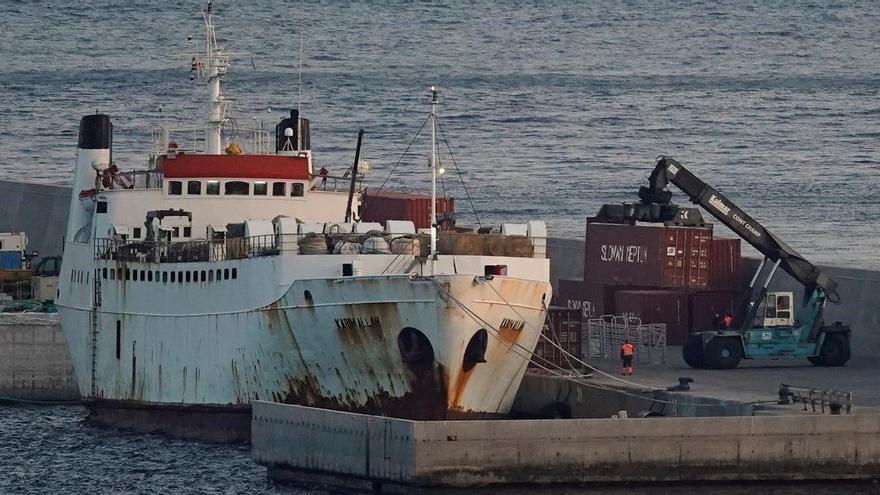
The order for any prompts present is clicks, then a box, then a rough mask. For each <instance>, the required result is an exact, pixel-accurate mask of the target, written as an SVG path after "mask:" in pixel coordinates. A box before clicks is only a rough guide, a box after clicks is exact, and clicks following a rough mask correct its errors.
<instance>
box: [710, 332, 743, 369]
mask: <svg viewBox="0 0 880 495" xmlns="http://www.w3.org/2000/svg"><path fill="white" fill-rule="evenodd" d="M704 355H705V356H704V360H705V362H706V364H707V365H708V366H707V367H709V368H712V369H717V370H729V369H733V368H736V367H737V366H739V362H740V361H741V360H742V345H741V344H740V343H739V342H738V341H737V339H735V338H729V337H716V338H714V339H712V340H710V341H709V343H708V344H706V351H705V353H704Z"/></svg>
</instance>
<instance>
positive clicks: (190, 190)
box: [166, 180, 306, 198]
mask: <svg viewBox="0 0 880 495" xmlns="http://www.w3.org/2000/svg"><path fill="white" fill-rule="evenodd" d="M166 183H167V184H168V186H167V192H168V195H169V196H262V197H267V198H268V197H270V196H272V197H279V198H280V197H286V196H288V191H290V193H289V197H294V198H302V197H304V196H305V191H306V183H305V182H290V183H288V182H277V181H275V182H271V183H270V182H269V181H264V180H255V181H252V182H250V181H243V180H229V181H223V182H221V181H219V180H207V181H199V180H188V181H182V180H169V181H166ZM270 184H271V190H272V194H271V195H270V194H269V189H270ZM184 186H186V187H184ZM203 191H204V194H203Z"/></svg>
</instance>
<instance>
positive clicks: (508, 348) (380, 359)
mask: <svg viewBox="0 0 880 495" xmlns="http://www.w3.org/2000/svg"><path fill="white" fill-rule="evenodd" d="M75 250H76V248H75V247H73V248H71V249H69V251H70V252H76V251H75ZM81 254H82V255H85V254H86V250H84V249H83V250H81ZM310 258H311V259H310ZM339 258H343V257H340V256H320V257H308V256H301V255H290V256H288V255H281V256H272V257H264V258H257V259H249V260H237V261H231V262H227V263H222V264H220V265H217V264H216V263H210V262H209V263H184V264H174V265H171V266H170V267H171V268H174V269H175V270H178V269H179V271H181V272H182V273H187V272H190V273H193V276H192V278H193V279H195V278H196V277H197V275H196V274H199V273H202V270H201V269H202V268H208V269H216V268H215V267H217V266H223V268H222V269H221V270H227V269H229V268H227V267H230V266H231V267H236V266H237V267H238V268H237V270H236V271H237V273H238V275H237V277H236V279H235V280H226V279H224V280H222V281H216V280H214V281H209V282H200V281H198V282H193V281H188V282H178V283H173V284H172V283H165V282H161V281H159V280H160V279H161V278H162V274H163V272H164V271H165V270H167V269H168V268H169V266H168V265H163V264H146V263H119V262H108V261H103V260H102V261H96V262H94V263H95V264H93V266H95V269H94V270H90V272H91V273H93V274H96V275H97V277H98V280H97V284H98V286H99V287H98V289H97V290H96V291H93V290H90V288H93V287H94V284H95V282H96V281H95V280H94V279H91V280H90V282H89V283H86V282H85V278H84V277H82V276H81V275H77V274H76V273H73V274H70V273H68V274H67V277H69V278H71V279H72V280H83V282H81V283H74V284H71V285H69V286H68V289H67V290H69V291H71V293H70V294H67V297H62V300H65V299H66V300H69V301H70V302H69V303H64V302H62V304H60V305H59V312H60V313H61V318H62V324H63V329H64V331H65V334H66V336H67V339H68V342H69V344H70V348H71V355H72V357H73V359H74V368H75V370H76V373H77V379H78V383H79V387H80V390H81V391H82V393H83V395H84V396H85V397H86V398H88V399H91V400H96V401H112V402H115V403H118V405H120V406H127V407H137V408H142V407H143V406H156V407H160V408H162V407H169V406H184V405H186V406H192V405H197V406H218V407H229V406H247V405H248V404H249V403H250V401H252V400H257V399H260V400H267V399H268V400H274V401H278V402H289V403H296V404H305V405H314V406H320V407H328V408H334V409H342V410H347V411H360V412H367V413H375V414H386V415H393V416H399V417H406V418H413V419H447V418H456V417H474V416H491V415H504V414H506V413H507V412H508V411H509V409H510V406H511V404H512V402H513V399H514V396H515V394H516V391H517V389H518V387H519V383H520V381H521V379H522V376H523V373H524V372H525V368H526V365H527V363H528V359H529V354H530V352H531V351H532V350H533V349H534V346H535V344H536V342H537V339H538V338H539V334H540V329H541V327H542V325H543V322H544V318H545V316H546V312H545V309H546V308H545V306H544V303H545V302H546V301H549V300H550V297H551V294H550V290H551V288H550V286H549V284H548V283H547V282H544V281H540V277H536V280H528V279H522V278H514V277H494V278H490V279H486V278H484V277H481V276H477V275H475V274H473V273H462V274H445V275H444V274H438V275H436V276H433V277H419V276H413V275H407V274H394V275H367V276H353V277H342V276H339V277H331V278H303V279H294V280H293V281H292V282H286V283H285V282H283V281H282V279H283V278H284V277H285V276H286V274H287V273H289V272H308V270H309V267H310V268H311V269H312V270H316V271H320V272H324V273H326V272H327V268H326V267H322V266H320V264H321V263H333V265H336V266H338V265H340V264H341V263H342V261H345V260H344V259H339ZM363 258H364V260H363V263H367V262H369V263H372V264H375V265H376V266H380V265H384V266H391V265H394V266H401V267H410V266H412V265H413V264H415V265H416V266H420V267H421V265H420V264H419V261H418V260H417V259H416V258H414V257H412V256H409V257H406V256H381V255H372V256H367V257H363ZM455 258H458V259H457V260H455ZM469 258H476V260H469ZM74 259H75V257H74ZM389 259H390V261H391V263H389ZM499 260H501V261H504V262H507V263H511V264H529V265H534V266H535V268H536V269H537V272H538V273H540V272H543V271H544V270H545V269H546V268H547V260H539V259H512V258H511V259H506V258H484V257H473V256H466V257H452V256H450V257H445V259H444V257H441V258H440V260H439V261H438V262H437V263H438V266H440V267H443V266H448V265H449V263H450V262H453V261H457V263H458V264H460V265H462V266H467V263H466V262H467V261H476V262H477V265H479V266H483V264H485V263H494V262H498V261H499ZM82 261H83V263H84V264H86V265H88V264H90V263H88V262H87V261H86V260H82ZM352 261H354V260H352ZM422 263H424V261H422ZM68 266H70V265H68ZM81 266H82V265H81ZM123 266H124V267H125V268H122V270H126V269H128V270H131V271H132V272H134V271H137V272H138V275H137V276H138V278H140V279H143V278H144V274H145V273H150V272H151V271H152V272H153V273H155V276H154V277H150V278H154V280H151V281H149V280H137V281H135V280H133V278H134V277H133V276H129V279H123V280H119V279H118V277H116V278H114V279H112V280H111V279H110V277H107V276H106V271H105V268H107V269H109V270H117V271H118V270H120V268H121V267H123ZM366 266H367V268H369V266H370V265H369V264H367V265H366ZM142 270H143V271H142ZM89 278H91V276H90V277H89ZM187 280H188V279H187ZM77 285H79V286H80V287H77ZM76 299H79V302H74V300H76ZM96 300H97V301H98V302H97V304H94V303H95V301H96ZM90 306H93V308H90ZM93 319H94V320H93ZM93 325H94V326H93ZM406 328H414V329H417V330H418V331H420V332H422V333H423V334H424V336H425V337H427V339H428V341H429V342H430V346H431V352H432V355H433V357H432V359H431V360H430V364H429V365H428V366H420V365H413V364H412V363H408V362H407V356H406V353H405V352H403V350H402V349H401V343H400V342H399V339H400V335H401V331H402V330H403V329H406ZM481 329H484V330H486V334H487V336H488V338H487V339H486V348H485V353H484V358H485V362H480V363H476V364H474V365H472V366H471V367H470V369H465V368H467V367H468V366H467V365H466V364H465V361H466V359H465V352H466V347H467V345H468V343H469V342H470V340H471V339H472V338H473V337H474V335H475V334H476V333H477V332H479V331H480V330H481ZM105 404H106V402H105Z"/></svg>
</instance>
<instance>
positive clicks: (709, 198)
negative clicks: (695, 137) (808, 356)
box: [639, 155, 838, 301]
mask: <svg viewBox="0 0 880 495" xmlns="http://www.w3.org/2000/svg"><path fill="white" fill-rule="evenodd" d="M670 183H672V184H674V185H675V186H677V187H678V188H679V189H681V190H682V191H683V192H684V193H685V194H687V195H688V196H689V197H690V199H691V201H692V202H694V203H696V204H698V205H700V206H702V207H703V209H705V210H706V211H707V212H709V214H711V215H712V216H713V217H715V218H717V219H718V221H720V222H721V223H723V224H724V225H726V226H727V227H728V228H730V230H732V231H733V232H735V233H736V234H737V235H739V236H740V237H741V238H742V239H744V240H745V241H746V242H748V243H749V244H750V245H752V247H754V248H755V249H757V250H758V251H760V252H761V254H763V255H764V256H766V257H767V258H768V259H770V260H771V261H774V262H775V261H779V266H780V267H781V268H782V269H783V270H785V271H786V272H787V273H788V274H789V275H791V276H792V277H793V278H794V279H795V280H797V281H798V282H800V283H801V284H803V285H804V287H806V288H807V290H808V291H812V290H814V289H815V288H817V287H818V288H820V289H821V290H822V291H823V292H824V293H825V295H826V297H828V299H829V300H830V301H835V300H836V299H838V296H837V282H835V281H834V280H833V279H831V278H830V277H829V276H828V275H827V274H826V273H825V272H823V271H822V270H820V269H819V268H818V267H816V265H814V264H812V263H810V262H809V261H807V260H806V259H805V258H804V257H803V256H801V255H800V254H798V252H797V251H795V250H794V249H792V248H791V247H790V246H789V245H787V244H786V243H785V242H783V241H782V240H781V239H779V238H778V237H776V236H775V235H773V233H772V232H770V231H769V230H767V229H766V228H765V227H764V226H763V225H761V224H760V223H758V222H757V221H755V219H753V218H752V217H751V216H749V215H748V214H746V213H745V212H744V211H743V210H742V209H741V208H740V207H738V206H737V205H735V204H734V203H733V202H732V201H730V200H729V199H727V198H726V197H725V196H724V195H723V194H721V193H719V192H718V191H717V190H716V189H714V188H713V187H711V186H709V185H708V184H706V183H705V182H703V181H702V180H700V179H699V178H698V177H697V176H696V175H694V174H692V173H691V172H690V171H688V170H687V169H686V168H684V167H683V166H682V165H681V164H680V163H678V162H677V161H675V160H673V159H672V158H669V157H666V156H662V155H661V156H660V157H658V158H657V162H656V165H655V167H654V170H653V171H652V172H651V176H650V177H649V179H648V186H647V187H645V186H643V187H641V188H640V189H639V198H640V199H641V201H642V203H644V204H660V205H664V204H668V203H669V202H670V200H671V197H672V194H671V193H670V192H669V191H667V190H666V187H667V185H668V184H670Z"/></svg>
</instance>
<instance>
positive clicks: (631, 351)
mask: <svg viewBox="0 0 880 495" xmlns="http://www.w3.org/2000/svg"><path fill="white" fill-rule="evenodd" d="M635 353H636V348H635V346H633V345H632V343H630V341H629V339H626V340H624V341H623V345H622V346H620V359H621V360H622V361H623V370H622V371H621V372H620V374H621V375H632V374H633V368H632V366H633V355H635Z"/></svg>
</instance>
